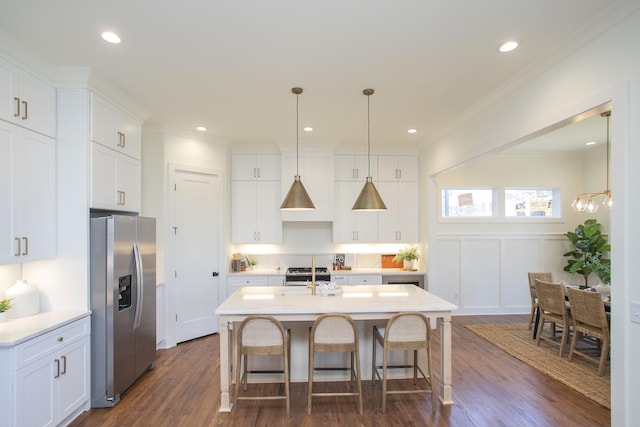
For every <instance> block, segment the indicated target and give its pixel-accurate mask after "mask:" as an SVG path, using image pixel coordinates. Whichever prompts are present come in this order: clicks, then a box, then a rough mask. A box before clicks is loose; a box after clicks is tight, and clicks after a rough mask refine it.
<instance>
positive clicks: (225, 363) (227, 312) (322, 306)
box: [216, 285, 458, 412]
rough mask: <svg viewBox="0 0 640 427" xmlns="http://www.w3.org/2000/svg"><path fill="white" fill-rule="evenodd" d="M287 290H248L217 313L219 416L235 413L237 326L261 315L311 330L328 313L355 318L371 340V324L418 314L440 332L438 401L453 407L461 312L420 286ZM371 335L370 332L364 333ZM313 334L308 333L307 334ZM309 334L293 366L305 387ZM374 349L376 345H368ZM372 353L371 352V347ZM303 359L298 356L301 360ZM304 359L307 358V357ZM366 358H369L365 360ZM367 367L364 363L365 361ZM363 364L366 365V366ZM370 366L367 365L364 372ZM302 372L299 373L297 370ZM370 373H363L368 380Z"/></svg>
mask: <svg viewBox="0 0 640 427" xmlns="http://www.w3.org/2000/svg"><path fill="white" fill-rule="evenodd" d="M285 288H286V286H253V287H243V288H240V289H238V290H236V291H235V292H233V293H232V294H231V295H230V296H229V297H228V298H227V299H226V300H225V301H224V302H223V303H222V304H220V306H219V307H218V308H217V309H216V314H218V315H219V316H220V372H221V375H220V411H221V412H229V411H231V409H232V406H233V405H232V399H231V393H230V386H231V379H232V365H231V363H230V360H232V356H231V354H230V352H232V351H233V342H234V340H233V331H234V329H235V328H234V324H238V323H239V322H242V320H244V319H245V318H246V317H248V316H251V315H256V314H262V315H270V316H273V317H275V318H276V319H278V320H279V321H281V322H286V323H287V324H288V325H292V326H293V327H294V329H295V327H298V329H299V330H300V331H301V332H302V331H307V330H308V325H309V324H310V323H311V322H313V321H314V320H315V319H316V318H317V317H318V316H319V315H321V314H324V313H328V312H338V313H346V314H348V315H350V316H351V317H352V318H353V319H354V320H355V321H356V323H357V324H359V328H361V329H363V331H362V333H360V335H361V339H363V338H362V337H363V336H364V337H366V336H368V337H369V338H365V339H372V337H371V331H370V330H369V329H370V327H369V326H370V324H371V322H386V320H388V319H389V318H390V317H391V316H393V315H394V314H395V313H398V312H402V311H418V312H420V313H423V314H424V315H425V316H426V317H427V318H429V320H430V321H431V326H432V328H435V327H439V332H440V336H441V339H440V370H439V371H440V372H439V373H440V378H439V379H438V378H436V379H438V380H439V382H440V393H439V398H440V401H441V403H442V404H444V405H452V404H453V397H452V396H453V391H452V384H451V371H452V369H451V312H452V311H454V310H457V308H458V307H457V306H456V305H454V304H452V303H450V302H448V301H446V300H444V299H442V298H440V297H438V296H436V295H434V294H432V293H429V292H427V291H425V290H424V289H422V288H420V287H417V286H415V285H356V286H342V287H341V293H340V294H339V295H334V296H321V295H311V294H310V293H306V292H300V293H291V294H287V292H286V291H287V290H286V289H285ZM365 329H366V330H365ZM307 334H308V331H307ZM307 334H303V333H300V334H298V335H296V334H295V330H294V334H293V339H292V341H293V342H292V343H291V353H292V360H295V361H296V362H297V364H298V365H300V366H297V367H296V366H293V367H292V374H291V378H292V381H296V380H297V381H306V368H305V366H306V365H304V363H306V360H307V354H306V352H307V351H308V343H307V341H306V340H307V338H308V337H307ZM369 345H371V344H369ZM367 348H368V347H367ZM298 353H299V354H298ZM303 353H304V354H303ZM361 357H364V356H363V354H361ZM363 362H365V361H363ZM361 364H362V363H361ZM369 364H370V361H367V363H366V364H362V365H363V366H367V365H369ZM296 369H297V370H296ZM364 374H365V373H364V372H363V375H364Z"/></svg>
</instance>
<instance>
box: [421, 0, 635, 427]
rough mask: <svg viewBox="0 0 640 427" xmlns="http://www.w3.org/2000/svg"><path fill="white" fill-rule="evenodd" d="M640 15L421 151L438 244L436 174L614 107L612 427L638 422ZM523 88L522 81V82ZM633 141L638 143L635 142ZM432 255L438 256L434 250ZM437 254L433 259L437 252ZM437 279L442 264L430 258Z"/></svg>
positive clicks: (430, 228)
mask: <svg viewBox="0 0 640 427" xmlns="http://www.w3.org/2000/svg"><path fill="white" fill-rule="evenodd" d="M637 40H640V13H638V12H635V13H633V14H630V15H629V16H628V17H627V18H626V19H625V20H623V21H621V23H620V24H619V25H618V26H617V27H616V28H614V29H613V30H611V31H609V32H607V33H604V34H602V35H601V36H600V37H598V38H595V39H594V40H593V41H592V42H591V43H588V44H587V45H585V46H584V47H582V48H581V49H580V50H578V51H577V52H575V53H573V54H570V55H567V56H566V57H565V58H564V59H562V60H560V61H558V62H557V63H555V64H552V65H551V66H550V67H549V68H548V69H546V70H544V72H542V73H540V74H539V75H538V76H537V77H535V78H533V79H532V80H530V81H529V82H527V83H524V84H521V85H518V84H512V86H511V88H512V90H510V91H505V93H504V94H503V95H502V96H499V97H496V98H495V99H492V100H488V101H487V102H486V103H485V104H484V105H480V106H478V107H477V108H475V109H474V110H473V111H470V112H469V114H468V116H467V119H466V120H465V121H463V122H461V123H460V125H459V126H458V127H456V128H455V129H452V130H451V131H450V132H449V133H448V134H446V135H444V136H443V137H441V138H440V139H439V140H438V141H436V142H435V143H433V144H430V145H428V146H425V147H423V152H422V165H421V166H422V168H421V170H422V171H423V179H424V181H423V182H425V183H426V185H424V187H423V194H422V196H423V198H422V206H423V208H424V211H425V212H428V216H427V217H425V218H424V225H425V226H424V227H422V229H423V230H426V231H425V233H426V235H425V239H427V240H428V241H429V242H434V241H436V240H437V236H438V233H439V229H440V225H439V224H438V222H437V215H436V214H435V212H434V210H435V209H434V205H435V204H436V201H437V194H438V192H437V187H436V183H435V175H436V174H437V173H438V172H441V171H444V170H447V169H449V168H451V167H454V166H458V165H461V164H463V163H465V162H466V161H469V160H472V159H474V158H476V157H478V156H480V155H481V154H483V153H487V152H490V151H493V150H495V149H497V148H499V147H502V146H505V145H507V144H510V143H513V142H514V141H518V140H520V139H523V138H526V137H527V136H528V135H530V134H532V133H533V132H535V131H537V130H540V129H544V128H547V127H549V126H552V125H554V124H555V123H558V122H561V121H562V120H564V119H566V118H568V117H572V116H575V115H576V114H579V113H581V112H584V111H587V110H589V109H591V108H593V107H595V106H598V105H602V104H604V103H606V102H609V101H611V102H612V112H613V113H612V116H611V170H612V173H611V189H612V192H613V196H614V199H615V206H614V208H613V209H612V211H611V236H610V237H611V238H610V240H611V243H612V246H613V251H612V253H611V256H612V260H613V263H612V301H613V304H614V306H613V312H612V325H611V326H612V355H611V359H612V363H611V367H612V368H611V374H612V385H611V394H612V412H611V415H612V418H611V425H614V426H632V425H635V420H637V419H638V418H639V417H640V407H639V406H638V405H637V404H636V400H637V396H638V395H640V382H639V381H637V379H638V378H640V366H638V364H637V363H635V361H636V359H637V354H639V353H640V325H639V324H635V323H631V321H630V307H629V301H640V287H639V286H637V277H636V274H634V273H635V271H634V269H633V263H634V262H637V260H638V259H640V239H638V238H637V237H638V236H640V224H639V223H638V222H637V221H634V215H633V213H634V212H638V211H639V210H640V200H638V198H637V197H635V195H636V194H638V190H639V188H638V187H639V186H640V168H637V167H633V165H637V164H639V163H640V147H639V146H638V144H637V138H638V135H640V122H639V121H638V120H632V117H634V118H637V116H638V109H639V108H640V89H639V87H640V55H638V54H637ZM518 83H520V82H518ZM632 141H634V143H632ZM431 252H433V251H431ZM432 255H433V254H432ZM429 261H430V262H429V264H430V266H431V269H430V270H431V274H430V275H432V276H433V274H434V273H435V277H437V272H435V271H434V270H436V271H437V264H434V263H433V258H431V259H430V260H429Z"/></svg>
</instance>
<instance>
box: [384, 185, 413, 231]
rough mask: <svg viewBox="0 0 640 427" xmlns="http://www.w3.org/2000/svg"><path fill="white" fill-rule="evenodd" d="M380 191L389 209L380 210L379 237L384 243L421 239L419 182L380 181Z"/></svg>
mask: <svg viewBox="0 0 640 427" xmlns="http://www.w3.org/2000/svg"><path fill="white" fill-rule="evenodd" d="M378 192H379V193H380V197H382V200H383V201H384V203H385V205H387V210H386V211H382V212H378V239H379V241H380V242H382V243H415V242H419V241H420V233H419V221H420V218H419V209H420V207H419V204H418V183H417V182H379V183H378Z"/></svg>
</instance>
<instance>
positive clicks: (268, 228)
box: [231, 154, 282, 243]
mask: <svg viewBox="0 0 640 427" xmlns="http://www.w3.org/2000/svg"><path fill="white" fill-rule="evenodd" d="M231 176H232V181H231V241H232V242H233V243H282V219H281V217H280V203H281V200H280V155H279V154H234V155H232V157H231Z"/></svg>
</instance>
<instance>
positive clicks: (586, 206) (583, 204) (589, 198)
mask: <svg viewBox="0 0 640 427" xmlns="http://www.w3.org/2000/svg"><path fill="white" fill-rule="evenodd" d="M601 116H602V117H606V118H607V187H606V188H605V190H604V191H600V192H597V193H580V194H578V196H577V197H576V198H575V200H574V201H573V203H571V208H572V209H573V210H574V211H577V212H589V213H594V212H597V211H598V208H599V207H600V206H599V204H598V203H597V202H596V201H594V199H596V200H597V198H598V197H600V196H604V200H602V205H603V206H604V207H605V208H607V209H611V206H613V200H612V199H611V189H610V188H609V157H610V150H611V148H610V146H609V145H610V144H609V119H610V117H611V111H605V112H604V113H602V114H601Z"/></svg>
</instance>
